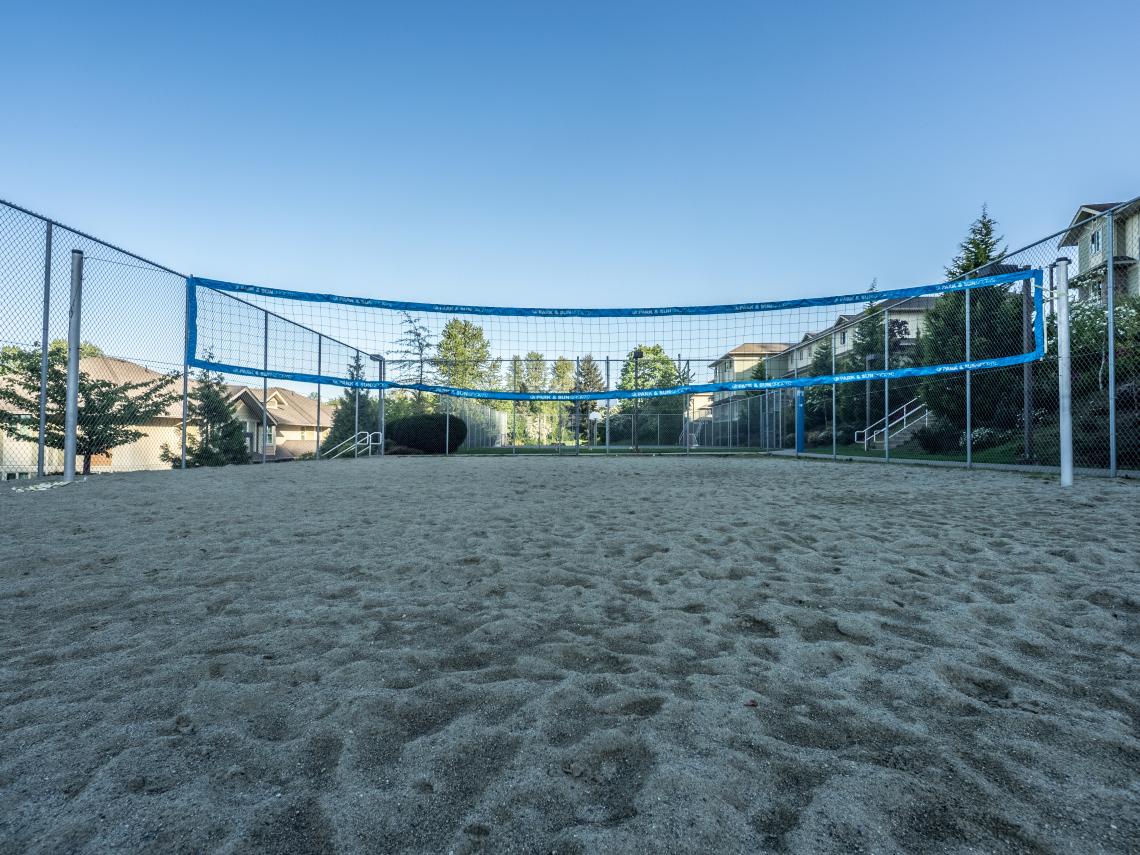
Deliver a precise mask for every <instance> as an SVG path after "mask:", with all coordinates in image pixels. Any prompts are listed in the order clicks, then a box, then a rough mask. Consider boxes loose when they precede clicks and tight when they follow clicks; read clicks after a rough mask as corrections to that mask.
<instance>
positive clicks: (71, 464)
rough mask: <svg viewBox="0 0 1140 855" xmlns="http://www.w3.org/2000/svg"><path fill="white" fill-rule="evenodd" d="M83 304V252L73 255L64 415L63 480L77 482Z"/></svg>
mask: <svg viewBox="0 0 1140 855" xmlns="http://www.w3.org/2000/svg"><path fill="white" fill-rule="evenodd" d="M82 303H83V251H82V250H79V249H73V250H72V251H71V308H70V309H69V311H68V325H67V404H66V409H65V411H64V432H63V480H64V481H74V480H75V446H76V435H77V434H78V432H79V319H80V317H81V315H82Z"/></svg>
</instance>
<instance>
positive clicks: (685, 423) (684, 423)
mask: <svg viewBox="0 0 1140 855" xmlns="http://www.w3.org/2000/svg"><path fill="white" fill-rule="evenodd" d="M691 400H692V399H691V398H690V396H689V393H688V392H686V393H685V417H684V418H683V419H681V435H682V436H683V437H685V454H688V453H689V446H691V445H692V444H693V443H692V438H691V437H690V436H689V407H690V406H691V403H690V402H691Z"/></svg>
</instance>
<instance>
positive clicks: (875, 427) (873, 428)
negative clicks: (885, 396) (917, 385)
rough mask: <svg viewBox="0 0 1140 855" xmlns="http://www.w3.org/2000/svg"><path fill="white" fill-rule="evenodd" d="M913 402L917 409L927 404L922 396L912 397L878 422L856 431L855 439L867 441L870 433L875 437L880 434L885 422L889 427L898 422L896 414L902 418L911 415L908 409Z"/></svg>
mask: <svg viewBox="0 0 1140 855" xmlns="http://www.w3.org/2000/svg"><path fill="white" fill-rule="evenodd" d="M912 404H914V405H916V406H915V407H914V409H915V410H918V409H921V408H922V407H925V406H926V405H925V404H924V403H923V402H922V400H921V399H920V398H917V397H916V398H911V399H910V400H909V401H907V402H906V403H905V404H903V405H902V406H900V407H896V408H895V409H893V410H891V411H890V413H888V414H887V415H885V416H883V417H882V418H881V419H879V420H878V421H877V422H875V423H873V424H870V425H868V426H867V427H865V428H863V429H862V430H857V431H855V441H856V442H862V443H866V442H867V436H868V435H870V436H872V437H873V436H875V435H876V434H878V433H879V432H880V431H882V429H883V428H882V425H883V423H884V422H887V423H888V424H887V426H888V427H889V426H890V425H892V424H894V423H895V422H897V421H898V419H896V418H895V416H896V415H899V414H901V416H900V417H901V418H906V417H907V416H908V415H909V413H908V412H907V410H908V408H909V407H910V406H911V405H912Z"/></svg>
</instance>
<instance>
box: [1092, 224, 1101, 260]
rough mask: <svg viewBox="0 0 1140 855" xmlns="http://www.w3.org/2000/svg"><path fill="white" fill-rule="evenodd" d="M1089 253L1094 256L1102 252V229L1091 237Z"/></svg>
mask: <svg viewBox="0 0 1140 855" xmlns="http://www.w3.org/2000/svg"><path fill="white" fill-rule="evenodd" d="M1089 252H1091V253H1092V254H1093V255H1096V254H1097V253H1098V252H1100V229H1097V230H1096V231H1095V232H1093V233H1092V234H1091V235H1089Z"/></svg>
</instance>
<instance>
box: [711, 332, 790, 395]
mask: <svg viewBox="0 0 1140 855" xmlns="http://www.w3.org/2000/svg"><path fill="white" fill-rule="evenodd" d="M787 347H788V345H787V344H777V343H773V342H746V343H744V344H738V345H737V346H736V347H734V348H733V349H732V350H730V351H729V352H728V353H726V354H725V355H724V356H722V357H720V358H719V359H717V360H715V361H714V362H710V363H709V368H711V369H712V372H713V382H714V383H733V382H736V381H738V380H751V379H753V378H752V372H753V370H754V369H755V368H756V366H757V365H759V364H760V363H761V362H762V361H763V360H764V359H765V358H766V357H769V356H771V355H773V354H776V353H780V352H782V351H783V350H784V349H786V348H787ZM736 394H737V393H735V392H714V393H713V397H712V403H713V405H714V406H715V405H716V404H718V403H720V402H722V401H726V400H728V399H729V398H731V397H733V396H734V395H736Z"/></svg>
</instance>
